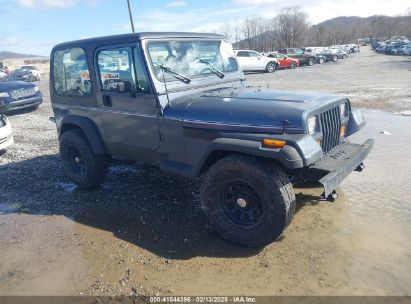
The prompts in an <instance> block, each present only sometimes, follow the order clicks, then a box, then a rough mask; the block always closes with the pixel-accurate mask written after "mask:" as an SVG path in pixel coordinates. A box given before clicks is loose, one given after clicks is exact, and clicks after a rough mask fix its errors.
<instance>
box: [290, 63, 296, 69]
mask: <svg viewBox="0 0 411 304" xmlns="http://www.w3.org/2000/svg"><path fill="white" fill-rule="evenodd" d="M296 67H297V64H296V63H295V62H291V63H290V66H289V68H290V69H295V68H296Z"/></svg>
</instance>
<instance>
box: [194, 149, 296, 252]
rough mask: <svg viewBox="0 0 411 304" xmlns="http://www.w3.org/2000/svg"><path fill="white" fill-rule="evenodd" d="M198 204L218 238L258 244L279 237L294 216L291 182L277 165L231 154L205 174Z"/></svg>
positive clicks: (244, 243) (260, 244)
mask: <svg viewBox="0 0 411 304" xmlns="http://www.w3.org/2000/svg"><path fill="white" fill-rule="evenodd" d="M201 205H202V207H203V210H204V212H205V214H206V215H207V216H208V219H209V221H210V223H211V225H212V226H213V227H214V228H215V231H216V232H217V233H218V234H219V235H220V236H221V237H222V238H224V239H226V240H227V241H229V242H232V243H236V244H239V245H242V246H246V247H260V246H264V245H266V244H268V243H270V242H272V241H274V240H276V239H278V238H279V237H280V236H281V234H282V233H283V231H284V230H285V228H286V227H287V226H288V224H289V223H290V222H291V219H292V217H293V215H294V212H295V205H296V200H295V194H294V190H293V187H292V184H291V182H290V180H289V179H288V177H287V176H286V175H285V173H284V171H283V170H282V169H281V168H280V167H279V166H277V165H275V164H274V163H271V162H269V161H266V160H262V159H259V158H255V157H251V156H244V155H231V156H228V157H225V158H223V159H221V160H219V161H218V162H217V163H215V164H214V165H213V166H212V167H211V168H210V169H209V170H208V172H207V173H206V175H205V178H204V180H203V183H202V185H201Z"/></svg>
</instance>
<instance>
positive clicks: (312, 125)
mask: <svg viewBox="0 0 411 304" xmlns="http://www.w3.org/2000/svg"><path fill="white" fill-rule="evenodd" d="M316 130H317V116H313V117H310V118H308V133H310V134H311V135H312V134H314V133H315V131H316Z"/></svg>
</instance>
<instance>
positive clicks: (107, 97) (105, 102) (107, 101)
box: [103, 95, 113, 107]
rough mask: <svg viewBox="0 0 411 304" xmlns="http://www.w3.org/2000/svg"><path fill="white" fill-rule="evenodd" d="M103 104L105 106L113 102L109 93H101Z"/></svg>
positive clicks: (111, 104)
mask: <svg viewBox="0 0 411 304" xmlns="http://www.w3.org/2000/svg"><path fill="white" fill-rule="evenodd" d="M103 105H104V106H105V107H112V106H113V103H112V102H111V96H110V95H103Z"/></svg>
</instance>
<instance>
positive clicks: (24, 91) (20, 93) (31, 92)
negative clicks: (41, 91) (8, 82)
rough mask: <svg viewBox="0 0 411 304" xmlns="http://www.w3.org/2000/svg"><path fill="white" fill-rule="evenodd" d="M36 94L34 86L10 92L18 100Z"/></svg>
mask: <svg viewBox="0 0 411 304" xmlns="http://www.w3.org/2000/svg"><path fill="white" fill-rule="evenodd" d="M34 94H36V91H35V90H34V88H30V89H21V90H15V91H11V92H10V96H11V97H12V98H13V99H16V100H18V99H21V98H24V97H28V96H32V95H34Z"/></svg>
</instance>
